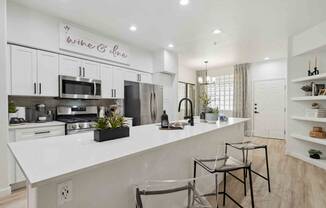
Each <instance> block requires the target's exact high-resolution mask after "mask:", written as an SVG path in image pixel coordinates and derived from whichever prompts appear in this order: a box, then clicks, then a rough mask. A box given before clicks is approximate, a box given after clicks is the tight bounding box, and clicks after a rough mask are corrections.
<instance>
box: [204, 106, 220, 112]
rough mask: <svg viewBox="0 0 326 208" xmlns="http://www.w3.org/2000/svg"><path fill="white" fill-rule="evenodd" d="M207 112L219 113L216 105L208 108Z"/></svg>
mask: <svg viewBox="0 0 326 208" xmlns="http://www.w3.org/2000/svg"><path fill="white" fill-rule="evenodd" d="M207 113H213V114H218V113H219V110H218V107H216V108H208V110H207Z"/></svg>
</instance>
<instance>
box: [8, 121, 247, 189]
mask: <svg viewBox="0 0 326 208" xmlns="http://www.w3.org/2000/svg"><path fill="white" fill-rule="evenodd" d="M241 119H242V120H240V121H235V122H233V123H230V124H229V125H225V126H222V127H219V128H215V129H212V130H209V131H206V132H201V133H199V134H195V135H193V136H191V137H194V136H199V135H202V134H206V133H209V132H212V131H216V130H219V129H224V128H227V127H230V126H234V125H237V124H240V123H244V122H247V121H249V120H250V118H241ZM191 137H186V138H182V139H180V140H177V141H171V142H168V143H165V144H162V145H158V146H154V147H150V148H147V149H144V150H140V151H135V152H131V153H128V154H126V155H123V156H119V157H117V158H113V159H110V160H108V161H103V162H99V163H97V164H94V165H88V166H85V167H81V168H80V169H78V170H73V171H70V172H67V173H64V174H61V175H57V176H51V177H48V178H45V179H39V180H38V179H31V178H30V177H28V176H27V175H26V174H25V172H24V170H23V174H24V175H25V177H26V179H27V181H28V182H29V184H30V185H31V187H33V188H34V187H38V186H40V185H43V184H47V183H48V182H49V181H53V180H58V179H60V178H63V177H67V176H72V175H75V174H77V173H80V172H85V171H88V170H92V169H95V168H98V167H103V166H105V165H108V164H110V163H112V162H115V161H118V160H121V159H126V158H128V157H131V156H134V155H136V154H141V153H143V152H146V151H149V150H154V149H156V148H159V147H162V146H165V145H169V144H172V143H175V142H180V141H182V140H185V139H188V138H191ZM8 147H9V149H10V151H11V152H12V153H13V150H12V148H11V145H10V143H9V144H8ZM17 163H18V162H17ZM19 166H20V164H19Z"/></svg>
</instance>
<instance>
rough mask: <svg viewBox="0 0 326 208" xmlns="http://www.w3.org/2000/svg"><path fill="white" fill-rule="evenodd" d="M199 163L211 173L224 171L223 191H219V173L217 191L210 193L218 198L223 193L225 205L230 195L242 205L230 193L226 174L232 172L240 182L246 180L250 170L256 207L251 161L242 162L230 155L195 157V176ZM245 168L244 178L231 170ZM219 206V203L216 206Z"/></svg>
mask: <svg viewBox="0 0 326 208" xmlns="http://www.w3.org/2000/svg"><path fill="white" fill-rule="evenodd" d="M197 165H199V166H201V167H202V168H203V169H204V170H206V171H208V172H209V173H211V174H216V173H223V191H222V192H219V191H218V180H217V175H216V177H215V184H216V186H215V193H211V194H210V195H215V197H216V199H217V197H218V194H222V195H223V206H225V198H226V197H228V198H229V199H231V200H232V201H233V202H234V203H235V204H236V205H238V206H239V207H243V206H241V205H240V204H239V203H238V202H237V201H236V200H235V199H234V198H233V197H232V196H231V195H230V194H228V193H227V191H226V183H227V181H226V175H227V173H228V174H230V175H231V176H233V177H235V178H236V179H237V180H239V181H240V182H242V183H244V180H245V172H246V170H247V171H248V172H249V185H250V193H251V206H252V208H254V207H255V203H254V195H253V188H252V177H251V163H244V162H241V161H239V160H237V159H235V158H233V157H229V156H223V157H221V158H218V157H216V158H215V159H198V158H194V177H196V172H197ZM241 169H243V170H244V179H243V180H241V179H240V178H238V177H237V176H235V175H234V174H232V173H231V172H233V171H236V170H241ZM216 207H218V205H217V206H216Z"/></svg>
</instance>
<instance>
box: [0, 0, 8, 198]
mask: <svg viewBox="0 0 326 208" xmlns="http://www.w3.org/2000/svg"><path fill="white" fill-rule="evenodd" d="M6 42H7V38H6V0H0V71H1V76H2V79H1V82H0V100H1V102H0V115H2V116H1V117H0V197H1V196H4V195H6V194H9V193H10V188H9V186H8V164H7V162H8V156H7V153H8V152H7V151H8V149H7V140H8V117H7V116H6V115H7V114H8V97H7V90H6V89H7V84H6V77H7V76H6Z"/></svg>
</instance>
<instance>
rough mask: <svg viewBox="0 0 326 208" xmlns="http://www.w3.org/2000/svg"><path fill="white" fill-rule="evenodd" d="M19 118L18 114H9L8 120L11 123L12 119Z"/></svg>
mask: <svg viewBox="0 0 326 208" xmlns="http://www.w3.org/2000/svg"><path fill="white" fill-rule="evenodd" d="M17 117H18V115H17V113H9V114H8V120H9V122H10V120H11V119H12V118H17Z"/></svg>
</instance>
